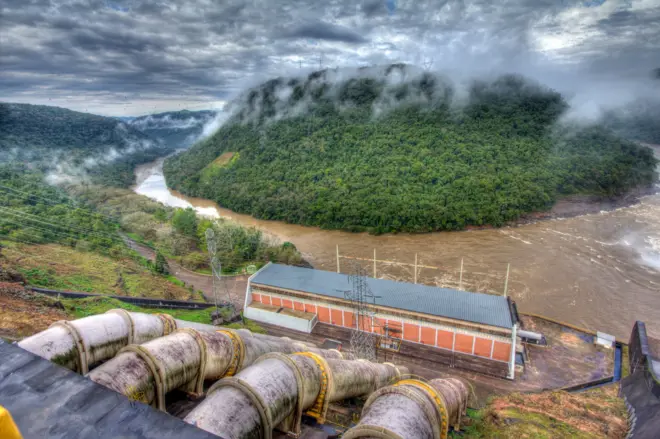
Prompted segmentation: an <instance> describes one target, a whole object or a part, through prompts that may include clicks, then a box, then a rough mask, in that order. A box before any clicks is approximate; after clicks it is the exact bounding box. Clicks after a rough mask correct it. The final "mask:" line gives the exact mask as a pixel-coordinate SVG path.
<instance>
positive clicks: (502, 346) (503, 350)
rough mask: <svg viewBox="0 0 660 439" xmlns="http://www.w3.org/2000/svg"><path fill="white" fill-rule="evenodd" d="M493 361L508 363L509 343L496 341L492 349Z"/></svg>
mask: <svg viewBox="0 0 660 439" xmlns="http://www.w3.org/2000/svg"><path fill="white" fill-rule="evenodd" d="M493 359H495V360H500V361H509V360H510V359H511V343H503V342H501V341H496V342H495V347H494V348H493Z"/></svg>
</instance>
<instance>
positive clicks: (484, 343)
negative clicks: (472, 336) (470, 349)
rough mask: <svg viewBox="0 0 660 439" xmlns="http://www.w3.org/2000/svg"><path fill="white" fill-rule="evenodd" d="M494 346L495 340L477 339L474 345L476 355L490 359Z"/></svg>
mask: <svg viewBox="0 0 660 439" xmlns="http://www.w3.org/2000/svg"><path fill="white" fill-rule="evenodd" d="M492 345H493V340H489V339H487V338H481V337H477V339H476V342H475V343H474V355H479V356H480V357H486V358H490V348H491V346H492Z"/></svg>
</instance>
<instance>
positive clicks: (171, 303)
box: [29, 287, 229, 309]
mask: <svg viewBox="0 0 660 439" xmlns="http://www.w3.org/2000/svg"><path fill="white" fill-rule="evenodd" d="M29 289H30V290H32V291H34V292H35V293H40V294H45V295H48V296H51V297H64V298H67V299H84V298H85V297H110V298H112V299H117V300H120V301H122V302H125V303H130V304H132V305H136V306H141V307H143V308H164V309H206V308H210V307H212V306H214V305H213V304H211V303H207V302H188V301H184V300H168V299H151V298H146V297H131V296H106V295H103V294H95V293H81V292H76V291H58V290H48V289H45V288H37V287H29ZM219 305H221V306H228V305H229V302H226V303H222V304H219Z"/></svg>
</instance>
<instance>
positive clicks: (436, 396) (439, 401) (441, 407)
mask: <svg viewBox="0 0 660 439" xmlns="http://www.w3.org/2000/svg"><path fill="white" fill-rule="evenodd" d="M394 385H395V386H402V385H410V386H415V387H417V388H419V389H422V390H423V391H425V392H426V393H427V394H428V396H429V397H430V398H431V399H432V400H433V402H434V403H435V406H436V409H437V410H438V415H439V416H440V439H447V436H448V435H449V413H448V412H447V405H446V404H445V399H444V398H443V397H442V395H441V394H440V393H438V392H437V391H436V390H435V389H434V388H433V387H432V386H430V385H429V384H427V383H425V382H424V381H420V380H413V379H408V380H401V381H399V382H398V383H396V384H394Z"/></svg>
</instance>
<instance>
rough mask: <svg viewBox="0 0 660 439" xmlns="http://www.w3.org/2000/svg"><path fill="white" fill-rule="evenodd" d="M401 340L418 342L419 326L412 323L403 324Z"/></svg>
mask: <svg viewBox="0 0 660 439" xmlns="http://www.w3.org/2000/svg"><path fill="white" fill-rule="evenodd" d="M403 339H404V340H408V341H416V342H419V325H414V324H412V323H404V324H403Z"/></svg>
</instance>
